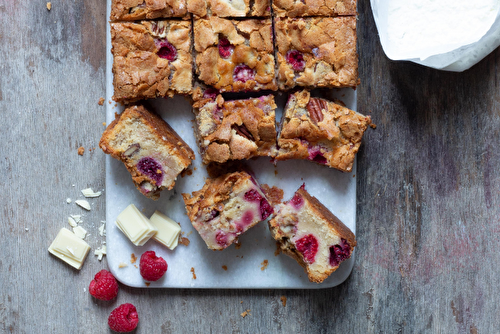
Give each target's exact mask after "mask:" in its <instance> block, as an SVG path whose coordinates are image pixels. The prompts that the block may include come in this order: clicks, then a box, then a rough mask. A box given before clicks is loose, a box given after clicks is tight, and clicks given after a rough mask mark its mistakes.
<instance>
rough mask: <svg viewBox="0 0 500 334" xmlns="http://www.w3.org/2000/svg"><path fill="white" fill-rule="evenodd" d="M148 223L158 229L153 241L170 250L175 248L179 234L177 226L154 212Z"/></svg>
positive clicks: (179, 229)
mask: <svg viewBox="0 0 500 334" xmlns="http://www.w3.org/2000/svg"><path fill="white" fill-rule="evenodd" d="M149 221H150V222H151V224H152V225H153V226H154V227H156V228H157V229H158V232H157V233H156V234H155V235H154V236H153V239H154V240H156V241H158V242H159V243H161V244H162V245H165V246H167V247H168V248H169V249H172V250H173V249H174V248H175V247H177V244H178V243H179V233H181V227H180V226H179V224H177V223H176V222H175V221H173V220H172V219H170V218H169V217H167V216H166V215H164V214H163V213H161V212H159V211H155V213H154V214H153V215H152V216H151V218H149Z"/></svg>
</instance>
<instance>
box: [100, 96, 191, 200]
mask: <svg viewBox="0 0 500 334" xmlns="http://www.w3.org/2000/svg"><path fill="white" fill-rule="evenodd" d="M125 122H131V123H134V122H140V123H142V124H143V125H144V126H145V127H146V128H147V129H148V133H149V135H150V136H151V137H152V138H154V140H155V145H156V146H157V148H158V149H161V148H162V147H164V148H165V151H168V152H175V160H172V163H175V166H174V165H172V166H167V167H172V169H178V171H174V173H175V174H174V175H167V176H168V177H171V178H172V177H173V178H175V177H177V175H178V174H180V173H181V172H182V170H184V169H186V168H187V167H188V166H189V165H190V164H191V161H192V160H194V159H195V155H194V152H193V150H191V148H190V147H189V146H188V145H187V144H186V143H185V142H184V140H183V139H182V138H181V137H180V136H179V135H178V134H177V133H176V132H175V131H174V130H173V129H172V128H171V127H170V125H168V124H167V123H166V122H165V121H164V120H163V119H162V118H161V117H160V116H158V115H156V114H155V113H152V112H150V111H148V110H147V109H146V108H144V106H142V105H138V106H131V107H128V108H127V109H125V110H124V111H123V112H122V113H121V114H119V115H116V117H115V119H114V120H113V121H112V122H111V124H109V125H108V127H107V128H106V130H105V131H104V133H103V134H102V137H101V140H100V141H99V147H100V148H101V149H102V150H103V151H104V153H106V154H110V155H111V156H112V157H113V158H115V159H117V160H120V161H122V162H123V163H124V164H125V166H126V168H127V170H128V171H129V172H130V174H131V176H132V180H133V181H134V184H135V186H136V187H137V189H139V191H141V192H142V193H143V194H144V195H146V196H147V197H150V198H153V199H157V198H158V197H159V192H160V191H161V190H162V189H163V188H164V187H163V186H160V185H156V184H155V182H154V181H152V180H151V179H150V178H149V177H147V176H146V175H143V174H142V173H141V172H140V171H139V170H137V167H136V164H135V163H134V161H132V160H131V159H129V158H128V157H127V156H126V154H125V153H126V151H127V149H128V148H129V147H127V148H125V149H124V148H122V147H116V139H117V138H118V137H119V136H120V135H123V134H122V133H121V132H122V131H127V129H126V127H127V126H126V125H125ZM120 124H123V125H120ZM143 182H150V183H154V184H155V185H156V186H155V187H153V188H154V189H153V190H152V191H151V192H148V193H145V192H144V191H143V189H142V188H141V185H142V184H143ZM174 184H175V182H172V183H171V184H169V185H168V186H167V187H166V188H167V189H172V188H173V186H174Z"/></svg>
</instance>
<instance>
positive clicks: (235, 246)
mask: <svg viewBox="0 0 500 334" xmlns="http://www.w3.org/2000/svg"><path fill="white" fill-rule="evenodd" d="M234 248H235V249H240V248H241V242H239V241H238V243H235V244H234Z"/></svg>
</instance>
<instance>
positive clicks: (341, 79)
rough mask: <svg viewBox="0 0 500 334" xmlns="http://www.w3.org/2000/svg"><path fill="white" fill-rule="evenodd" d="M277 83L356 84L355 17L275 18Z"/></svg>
mask: <svg viewBox="0 0 500 334" xmlns="http://www.w3.org/2000/svg"><path fill="white" fill-rule="evenodd" d="M274 29H275V32H276V48H277V50H276V58H277V62H278V64H277V67H278V69H277V72H278V85H279V88H280V89H282V90H286V89H290V88H293V87H295V86H302V87H313V88H316V87H356V86H357V85H358V84H359V79H358V54H357V53H356V17H354V16H348V17H308V18H295V19H293V18H276V19H275V23H274Z"/></svg>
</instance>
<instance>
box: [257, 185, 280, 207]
mask: <svg viewBox="0 0 500 334" xmlns="http://www.w3.org/2000/svg"><path fill="white" fill-rule="evenodd" d="M261 189H262V191H263V192H264V195H266V197H267V199H268V200H269V202H271V205H272V206H275V205H278V204H280V203H281V201H282V200H283V189H280V188H278V187H275V186H273V187H269V186H268V185H267V184H263V185H262V186H261Z"/></svg>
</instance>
